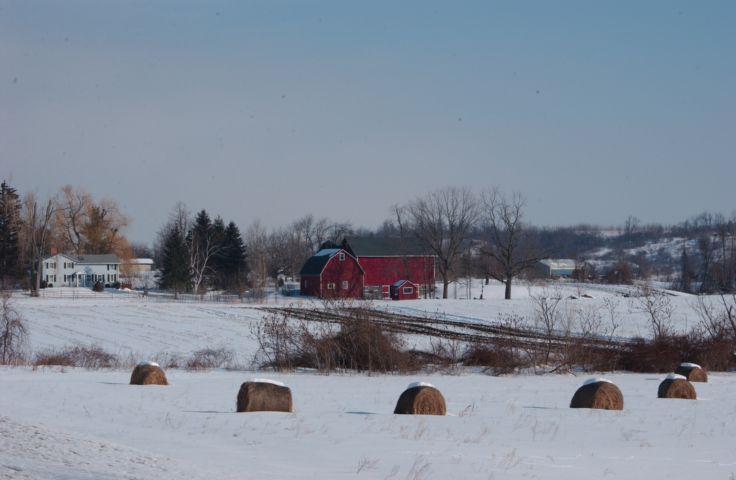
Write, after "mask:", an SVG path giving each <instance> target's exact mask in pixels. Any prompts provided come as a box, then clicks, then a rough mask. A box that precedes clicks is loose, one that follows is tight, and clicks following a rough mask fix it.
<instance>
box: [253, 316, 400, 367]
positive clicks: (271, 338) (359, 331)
mask: <svg viewBox="0 0 736 480" xmlns="http://www.w3.org/2000/svg"><path fill="white" fill-rule="evenodd" d="M347 313H348V315H346V316H345V317H344V319H343V320H342V321H341V322H340V323H339V324H327V323H320V324H316V323H314V322H307V321H297V320H293V319H290V318H289V317H288V316H287V315H286V314H281V313H280V314H271V315H269V316H268V317H267V318H266V319H264V321H263V322H261V323H260V324H259V325H257V326H256V327H255V330H254V332H253V333H254V335H255V337H256V339H257V340H258V344H259V348H258V351H257V352H256V356H255V358H254V363H256V364H258V365H259V366H260V367H270V368H273V369H275V370H290V369H294V368H315V369H318V370H320V371H323V372H329V371H334V370H343V369H351V370H358V371H369V372H388V371H397V370H399V371H406V370H408V369H410V368H411V366H412V365H413V363H412V356H411V355H409V354H408V353H406V352H404V351H402V348H403V346H404V345H403V342H402V341H401V339H400V337H399V336H398V335H396V334H394V333H392V332H388V331H385V330H384V329H383V328H382V327H381V326H380V325H378V324H375V323H373V322H372V321H371V320H370V318H369V315H368V313H367V311H366V310H363V309H350V310H348V311H347Z"/></svg>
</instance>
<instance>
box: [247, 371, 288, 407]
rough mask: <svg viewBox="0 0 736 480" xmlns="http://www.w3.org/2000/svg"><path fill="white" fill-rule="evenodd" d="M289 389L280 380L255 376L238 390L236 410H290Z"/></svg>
mask: <svg viewBox="0 0 736 480" xmlns="http://www.w3.org/2000/svg"><path fill="white" fill-rule="evenodd" d="M292 408H293V405H292V400H291V390H290V389H289V387H287V386H286V385H284V384H283V383H281V382H276V381H274V380H267V379H261V378H255V379H253V380H249V381H247V382H245V383H243V384H242V385H241V386H240V391H238V402H237V411H238V412H291V411H292Z"/></svg>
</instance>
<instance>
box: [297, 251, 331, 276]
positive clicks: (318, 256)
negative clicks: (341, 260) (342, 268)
mask: <svg viewBox="0 0 736 480" xmlns="http://www.w3.org/2000/svg"><path fill="white" fill-rule="evenodd" d="M340 251H342V249H340V248H323V249H322V250H320V251H319V252H317V253H315V254H314V255H312V256H311V257H309V258H308V259H307V261H306V262H304V266H303V267H302V269H301V270H299V275H319V274H321V273H322V270H324V268H325V265H327V262H329V261H330V259H331V258H332V257H334V256H335V255H337V253H338V252H340Z"/></svg>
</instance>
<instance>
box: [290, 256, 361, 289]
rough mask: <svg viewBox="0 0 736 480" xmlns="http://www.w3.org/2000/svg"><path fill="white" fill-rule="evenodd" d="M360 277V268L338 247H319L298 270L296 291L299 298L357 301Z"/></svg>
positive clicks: (354, 259)
mask: <svg viewBox="0 0 736 480" xmlns="http://www.w3.org/2000/svg"><path fill="white" fill-rule="evenodd" d="M363 275H364V272H363V269H362V268H361V266H360V264H359V263H358V260H357V259H356V258H355V257H354V256H353V255H352V254H350V253H349V252H347V251H346V250H344V249H342V248H323V249H321V250H320V251H318V252H317V253H315V254H314V255H313V256H311V257H310V258H309V259H308V260H307V261H306V262H305V263H304V266H303V267H302V269H301V270H300V271H299V277H300V288H299V291H300V293H301V294H302V295H308V296H312V297H319V298H360V297H362V296H363Z"/></svg>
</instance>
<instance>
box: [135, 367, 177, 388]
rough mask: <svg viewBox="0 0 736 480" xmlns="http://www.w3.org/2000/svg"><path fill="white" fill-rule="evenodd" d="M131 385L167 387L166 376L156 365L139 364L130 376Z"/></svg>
mask: <svg viewBox="0 0 736 480" xmlns="http://www.w3.org/2000/svg"><path fill="white" fill-rule="evenodd" d="M130 384H131V385H168V384H169V382H168V380H166V374H165V373H164V371H163V369H162V368H161V367H160V366H159V365H158V364H156V363H139V364H138V365H136V367H135V368H134V369H133V373H132V374H131V375H130Z"/></svg>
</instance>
